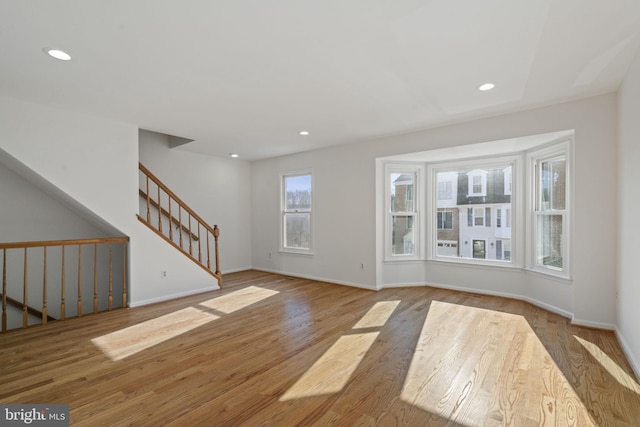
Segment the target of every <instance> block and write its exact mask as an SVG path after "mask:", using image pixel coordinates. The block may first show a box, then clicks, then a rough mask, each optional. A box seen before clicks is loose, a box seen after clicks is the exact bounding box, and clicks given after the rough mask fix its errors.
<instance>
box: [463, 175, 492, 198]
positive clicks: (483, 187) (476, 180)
mask: <svg viewBox="0 0 640 427" xmlns="http://www.w3.org/2000/svg"><path fill="white" fill-rule="evenodd" d="M467 175H468V176H469V190H468V195H469V196H486V195H487V171H484V170H473V171H471V172H469V173H467Z"/></svg>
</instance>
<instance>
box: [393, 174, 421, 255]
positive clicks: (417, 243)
mask: <svg viewBox="0 0 640 427" xmlns="http://www.w3.org/2000/svg"><path fill="white" fill-rule="evenodd" d="M424 170H425V165H424V163H412V162H406V163H405V162H402V163H385V164H384V210H385V212H384V218H385V221H384V260H385V262H396V261H421V260H424V256H423V254H424V242H425V240H426V239H425V236H424V232H423V230H425V228H424V214H423V212H424V210H425V209H424V200H425V197H424V196H423V194H422V191H423V190H422V188H423V180H424V177H425V172H424ZM392 173H411V174H415V177H416V180H415V182H414V187H413V206H414V212H413V217H414V220H413V227H414V233H415V240H414V249H415V251H414V252H415V253H414V254H406V255H405V254H393V253H392V250H391V246H392V244H393V242H392V241H391V235H392V229H393V226H392V224H391V221H392V218H393V215H394V214H395V215H398V214H402V212H393V213H392V212H391V194H390V189H391V174H392Z"/></svg>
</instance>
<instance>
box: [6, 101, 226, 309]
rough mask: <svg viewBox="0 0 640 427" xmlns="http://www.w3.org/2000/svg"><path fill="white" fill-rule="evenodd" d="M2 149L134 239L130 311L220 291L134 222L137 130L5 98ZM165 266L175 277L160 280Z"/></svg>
mask: <svg viewBox="0 0 640 427" xmlns="http://www.w3.org/2000/svg"><path fill="white" fill-rule="evenodd" d="M0 148H2V149H3V150H4V151H6V152H7V153H8V154H9V155H11V156H12V157H14V158H15V159H17V160H18V161H20V162H21V163H22V164H24V165H25V167H27V168H29V169H31V170H33V171H35V172H36V173H37V174H39V175H40V176H41V177H42V178H44V179H45V180H47V181H48V182H50V183H51V184H52V185H54V186H55V187H57V188H58V189H59V190H60V191H62V192H64V193H65V194H66V195H68V197H69V198H71V199H73V200H75V201H77V203H78V204H80V205H82V206H84V207H86V208H87V209H88V210H90V211H91V212H93V213H94V214H95V215H96V216H98V217H100V218H101V219H102V220H104V221H105V222H106V223H108V224H110V225H111V226H113V227H115V228H116V229H117V230H119V231H120V232H121V233H122V234H124V235H126V236H129V238H130V251H129V255H130V263H129V265H130V272H129V273H130V280H129V284H130V292H129V301H130V302H131V305H139V304H144V303H148V302H153V301H157V300H162V299H166V298H170V297H173V296H179V295H186V294H190V293H194V292H198V291H203V290H209V289H217V283H216V281H215V279H214V278H213V277H212V276H210V275H209V274H207V273H206V272H204V271H203V270H202V269H201V268H200V267H198V266H197V265H195V264H194V263H193V262H192V261H190V260H188V259H187V258H186V257H180V256H176V253H175V249H173V248H171V247H170V246H169V245H167V244H166V243H165V242H164V241H163V240H162V239H161V238H160V237H158V236H156V235H155V234H154V233H153V232H151V231H150V230H148V229H147V228H146V227H145V226H144V225H143V224H141V223H140V222H139V221H138V220H137V219H136V214H137V212H138V129H137V127H135V126H133V125H130V124H125V123H119V122H115V121H112V120H109V119H104V118H99V117H94V116H88V115H85V114H80V113H74V112H69V111H64V110H58V109H54V108H49V107H46V106H42V105H37V104H32V103H28V102H23V101H19V100H15V99H11V98H6V97H0ZM164 266H170V267H171V269H172V271H173V273H172V274H171V276H170V277H168V278H167V279H165V280H160V270H161V268H163V267H164Z"/></svg>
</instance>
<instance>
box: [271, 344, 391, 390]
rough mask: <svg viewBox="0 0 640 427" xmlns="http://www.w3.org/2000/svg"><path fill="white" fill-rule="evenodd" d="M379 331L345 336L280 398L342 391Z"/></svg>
mask: <svg viewBox="0 0 640 427" xmlns="http://www.w3.org/2000/svg"><path fill="white" fill-rule="evenodd" d="M378 334H379V332H368V333H364V334H352V335H343V336H341V337H340V338H338V340H337V341H336V342H335V343H334V344H333V345H332V346H331V348H329V349H328V350H327V351H326V352H325V353H324V354H323V355H322V356H321V357H320V359H318V360H317V361H316V363H314V364H313V366H312V367H311V368H309V369H308V370H307V372H305V373H304V375H303V376H302V377H300V379H299V380H298V381H297V382H296V383H295V384H294V385H293V386H292V387H291V388H290V389H289V390H288V391H287V392H286V393H285V394H284V395H283V396H282V397H281V398H280V401H286V400H291V399H299V398H302V397H311V396H320V395H325V394H331V393H336V392H339V391H340V390H342V388H343V387H344V386H345V385H346V384H347V382H348V381H349V378H351V375H352V374H353V372H354V371H355V370H356V368H357V367H358V365H359V364H360V361H362V359H363V358H364V356H365V354H366V353H367V351H368V350H369V348H370V347H371V345H372V344H373V342H374V341H375V339H376V337H377V336H378Z"/></svg>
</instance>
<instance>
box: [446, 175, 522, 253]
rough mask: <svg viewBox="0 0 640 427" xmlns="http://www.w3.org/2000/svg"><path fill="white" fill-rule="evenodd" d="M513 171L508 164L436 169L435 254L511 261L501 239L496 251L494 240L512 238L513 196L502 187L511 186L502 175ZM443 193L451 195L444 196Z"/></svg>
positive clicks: (508, 187) (508, 176) (508, 251)
mask: <svg viewBox="0 0 640 427" xmlns="http://www.w3.org/2000/svg"><path fill="white" fill-rule="evenodd" d="M505 171H506V172H505ZM512 171H513V164H510V163H504V164H502V165H500V164H497V165H496V164H493V165H491V166H488V167H483V166H482V165H481V164H478V165H473V166H471V167H469V166H466V167H460V168H456V169H442V170H440V171H438V170H436V171H435V176H436V180H437V186H436V187H434V190H436V191H437V198H436V200H435V202H436V209H435V210H436V212H437V216H436V218H435V221H434V222H435V223H436V224H435V228H436V229H435V230H434V231H435V233H436V236H437V242H436V245H435V246H434V247H435V252H436V256H438V257H456V258H466V259H474V258H475V259H486V260H496V259H497V260H510V258H511V254H510V250H507V251H506V252H505V245H504V242H503V243H501V247H500V249H501V251H499V254H498V252H497V251H496V246H495V241H496V240H497V239H501V240H503V241H506V240H509V239H511V229H510V228H509V226H510V220H511V218H510V215H511V197H512V195H511V194H508V193H507V192H506V191H505V188H507V189H511V190H513V188H511V187H510V186H509V185H507V184H505V177H507V179H510V175H511V173H512ZM447 183H448V184H450V186H451V190H450V191H449V190H447V185H445V184H447ZM445 194H446V195H447V196H449V195H450V197H447V198H446V199H445V197H444V196H445ZM494 211H495V212H496V213H494ZM446 248H449V249H448V250H445V249H446Z"/></svg>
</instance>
